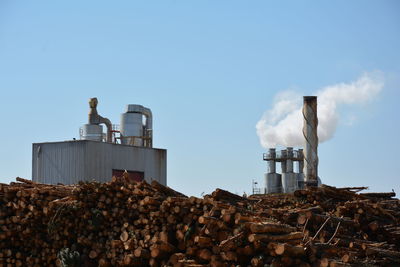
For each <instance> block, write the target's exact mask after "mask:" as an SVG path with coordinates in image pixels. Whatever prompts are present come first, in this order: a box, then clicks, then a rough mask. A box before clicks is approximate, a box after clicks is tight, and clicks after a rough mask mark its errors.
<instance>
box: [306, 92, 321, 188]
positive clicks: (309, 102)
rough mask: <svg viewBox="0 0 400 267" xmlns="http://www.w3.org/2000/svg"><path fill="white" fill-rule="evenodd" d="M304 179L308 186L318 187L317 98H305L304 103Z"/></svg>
mask: <svg viewBox="0 0 400 267" xmlns="http://www.w3.org/2000/svg"><path fill="white" fill-rule="evenodd" d="M303 117H304V122H303V135H304V139H305V146H304V148H305V149H304V179H305V182H306V184H307V185H311V186H317V185H318V134H317V127H318V117H317V97H316V96H304V102H303Z"/></svg>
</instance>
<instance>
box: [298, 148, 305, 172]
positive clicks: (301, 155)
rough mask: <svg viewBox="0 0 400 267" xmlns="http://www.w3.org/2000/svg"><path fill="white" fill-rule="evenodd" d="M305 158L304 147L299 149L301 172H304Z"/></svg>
mask: <svg viewBox="0 0 400 267" xmlns="http://www.w3.org/2000/svg"><path fill="white" fill-rule="evenodd" d="M303 168H304V159H303V149H301V148H300V149H299V173H303Z"/></svg>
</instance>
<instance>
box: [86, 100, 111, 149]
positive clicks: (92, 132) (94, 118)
mask: <svg viewBox="0 0 400 267" xmlns="http://www.w3.org/2000/svg"><path fill="white" fill-rule="evenodd" d="M97 104H98V101H97V98H96V97H94V98H90V99H89V106H90V111H89V115H88V117H89V123H88V124H85V125H84V126H83V127H82V132H83V134H82V137H83V139H85V140H94V141H102V140H103V127H102V126H101V125H99V124H101V123H104V124H105V125H106V127H107V139H106V141H107V142H109V143H111V142H112V132H111V131H112V124H111V121H110V120H109V119H107V118H104V117H102V116H100V115H99V114H98V113H97Z"/></svg>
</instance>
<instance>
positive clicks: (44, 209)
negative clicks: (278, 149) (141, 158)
mask: <svg viewBox="0 0 400 267" xmlns="http://www.w3.org/2000/svg"><path fill="white" fill-rule="evenodd" d="M389 196H390V197H389ZM391 197H392V194H391V195H388V194H382V193H378V194H372V195H371V194H370V195H365V194H364V195H361V194H358V193H356V192H353V191H351V190H350V188H343V189H337V188H334V187H329V186H324V187H321V188H309V189H306V190H299V191H296V192H295V193H294V194H279V195H265V196H254V197H249V198H247V197H241V196H237V195H235V194H232V193H230V192H228V191H225V190H222V189H217V190H216V191H214V192H213V193H212V194H210V195H206V196H205V197H204V198H197V197H187V196H185V195H183V194H181V193H179V192H177V191H175V190H173V189H171V188H169V187H166V186H163V185H161V184H159V183H157V182H155V181H153V182H152V183H151V184H148V183H146V182H139V183H129V182H127V181H125V180H124V179H123V178H117V177H114V178H113V180H112V181H111V182H109V183H96V182H91V183H80V184H77V185H71V186H67V185H46V184H39V183H34V182H32V181H29V180H25V179H22V178H17V182H13V183H10V184H0V267H2V266H103V267H106V266H174V267H175V266H177V267H183V266H192V267H195V266H213V267H220V266H221V267H225V266H238V265H239V266H265V265H268V266H360V264H361V265H363V266H399V265H400V260H399V259H400V251H399V247H400V222H399V220H400V216H399V215H400V205H399V204H400V203H399V200H397V199H393V198H391Z"/></svg>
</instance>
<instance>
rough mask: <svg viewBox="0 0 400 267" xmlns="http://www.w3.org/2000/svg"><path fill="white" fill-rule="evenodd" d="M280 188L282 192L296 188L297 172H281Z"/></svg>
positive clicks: (289, 191)
mask: <svg viewBox="0 0 400 267" xmlns="http://www.w3.org/2000/svg"><path fill="white" fill-rule="evenodd" d="M282 188H283V192H284V193H292V192H294V191H295V190H297V173H293V172H292V173H282Z"/></svg>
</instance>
